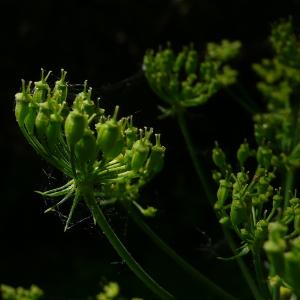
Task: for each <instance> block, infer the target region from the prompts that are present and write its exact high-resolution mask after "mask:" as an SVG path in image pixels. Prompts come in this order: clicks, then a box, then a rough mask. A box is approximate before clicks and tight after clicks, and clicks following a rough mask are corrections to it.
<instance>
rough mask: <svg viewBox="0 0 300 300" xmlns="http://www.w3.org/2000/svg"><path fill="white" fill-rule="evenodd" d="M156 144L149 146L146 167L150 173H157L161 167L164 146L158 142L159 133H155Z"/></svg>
mask: <svg viewBox="0 0 300 300" xmlns="http://www.w3.org/2000/svg"><path fill="white" fill-rule="evenodd" d="M155 138H156V144H155V145H154V146H153V147H152V148H151V152H150V156H149V158H148V160H147V164H146V168H147V171H148V172H149V173H151V174H153V173H158V172H160V170H161V169H162V167H163V163H164V156H165V151H166V148H165V147H164V146H161V144H160V134H155Z"/></svg>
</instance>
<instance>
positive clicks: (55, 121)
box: [46, 114, 63, 151]
mask: <svg viewBox="0 0 300 300" xmlns="http://www.w3.org/2000/svg"><path fill="white" fill-rule="evenodd" d="M62 123H63V117H62V116H60V115H58V114H51V115H50V120H49V126H48V128H47V133H46V135H47V142H48V147H49V148H50V149H51V150H52V151H53V150H54V149H55V145H56V142H57V141H58V138H59V135H60V132H61V125H62Z"/></svg>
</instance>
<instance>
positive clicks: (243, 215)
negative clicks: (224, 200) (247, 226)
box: [230, 199, 247, 228]
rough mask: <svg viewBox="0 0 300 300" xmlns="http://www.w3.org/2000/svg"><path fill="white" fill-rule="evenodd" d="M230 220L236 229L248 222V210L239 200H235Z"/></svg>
mask: <svg viewBox="0 0 300 300" xmlns="http://www.w3.org/2000/svg"><path fill="white" fill-rule="evenodd" d="M230 220H231V223H232V225H233V226H234V227H236V228H239V226H240V225H241V224H243V223H245V222H246V221H247V209H246V205H245V203H243V202H242V201H240V200H238V199H234V200H233V201H232V204H231V209H230Z"/></svg>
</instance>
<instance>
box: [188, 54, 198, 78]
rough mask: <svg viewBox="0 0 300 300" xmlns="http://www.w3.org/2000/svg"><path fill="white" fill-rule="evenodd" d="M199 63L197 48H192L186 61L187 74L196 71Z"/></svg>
mask: <svg viewBox="0 0 300 300" xmlns="http://www.w3.org/2000/svg"><path fill="white" fill-rule="evenodd" d="M197 64H198V54H197V51H195V50H190V51H189V52H188V54H187V58H186V62H185V71H186V73H187V74H192V73H195V72H196V69H197Z"/></svg>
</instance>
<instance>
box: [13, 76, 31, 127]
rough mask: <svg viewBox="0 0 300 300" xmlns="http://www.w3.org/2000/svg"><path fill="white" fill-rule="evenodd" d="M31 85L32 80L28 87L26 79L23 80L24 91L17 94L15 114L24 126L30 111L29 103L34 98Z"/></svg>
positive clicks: (20, 124)
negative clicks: (31, 93)
mask: <svg viewBox="0 0 300 300" xmlns="http://www.w3.org/2000/svg"><path fill="white" fill-rule="evenodd" d="M30 85H31V82H29V84H28V86H27V88H26V87H25V81H24V80H22V91H21V93H17V94H16V96H15V99H16V107H15V116H16V120H17V122H18V123H19V126H23V124H24V121H25V118H26V116H27V114H28V111H29V103H30V101H31V100H32V97H31V95H30V94H29V92H30Z"/></svg>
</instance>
